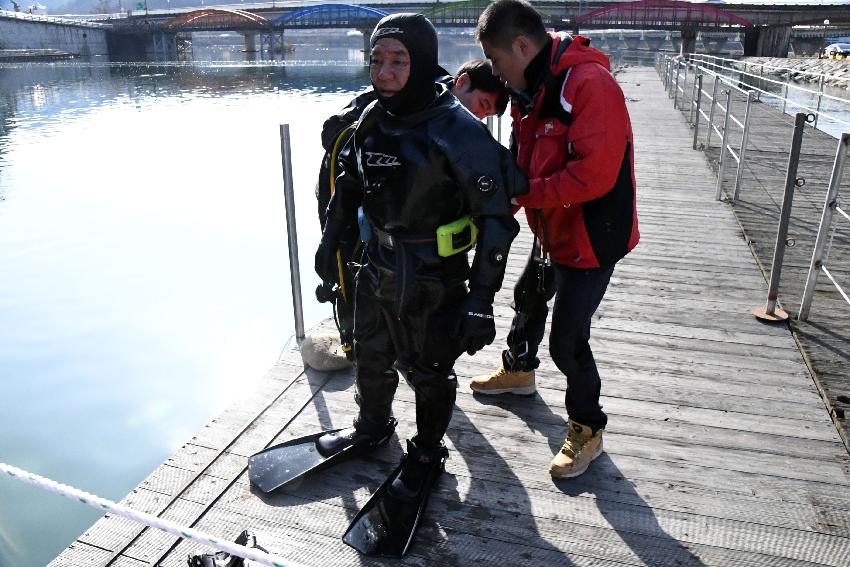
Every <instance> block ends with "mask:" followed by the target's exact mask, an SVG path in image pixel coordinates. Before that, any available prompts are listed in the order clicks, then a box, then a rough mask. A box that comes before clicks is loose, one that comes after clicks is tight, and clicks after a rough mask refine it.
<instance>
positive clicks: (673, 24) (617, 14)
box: [576, 0, 750, 29]
mask: <svg viewBox="0 0 850 567" xmlns="http://www.w3.org/2000/svg"><path fill="white" fill-rule="evenodd" d="M576 22H577V23H578V24H580V25H581V26H583V27H603V26H604V27H609V26H610V27H620V28H649V27H651V28H654V29H682V28H697V29H699V28H713V29H718V28H732V27H740V28H744V27H747V26H749V25H750V22H749V20H745V19H744V18H741V17H739V16H736V15H735V14H732V13H730V12H727V11H725V10H721V9H719V8H716V7H714V6H709V5H706V4H693V3H690V2H681V1H678V0H642V1H640V2H627V3H623V4H617V5H615V6H609V7H607V8H599V9H597V10H592V11H590V12H588V13H586V14H582V15H580V16H578V17H577V18H576Z"/></svg>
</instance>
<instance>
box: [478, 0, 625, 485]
mask: <svg viewBox="0 0 850 567" xmlns="http://www.w3.org/2000/svg"><path fill="white" fill-rule="evenodd" d="M476 38H477V40H478V41H479V43H480V44H481V47H482V49H483V50H484V55H485V56H486V57H487V58H488V59H489V60H490V63H491V64H492V66H493V73H494V74H496V75H498V76H499V77H500V78H501V79H502V80H504V81H505V82H506V83H507V85H508V87H510V88H511V89H512V90H513V97H512V105H511V115H512V118H513V137H512V142H511V143H512V148H511V149H512V150H513V152H514V156H515V158H516V160H517V165H518V166H519V169H520V170H522V171H523V172H524V173H525V174H526V175H527V176H528V178H529V183H530V187H531V190H530V192H529V193H528V194H526V195H523V196H520V197H517V198H516V200H515V202H516V204H517V205H519V206H521V207H523V208H524V209H525V213H526V217H527V219H528V222H529V225H530V227H531V229H532V231H533V232H534V236H535V243H534V247H533V249H532V253H531V257H530V258H529V261H528V264H527V265H526V268H525V271H524V273H523V274H522V276H521V277H520V279H519V281H518V283H517V286H516V289H515V290H514V308H515V310H516V315H515V316H514V320H513V323H512V325H511V330H510V333H509V334H508V341H507V342H508V344H507V346H508V348H507V349H506V350H505V351H503V353H502V364H501V366H500V368H499V369H498V370H497V371H495V372H493V373H492V374H490V375H487V376H478V377H475V378H473V380H472V383H471V387H472V389H473V391H475V392H476V393H480V394H502V393H508V392H510V393H515V394H533V393H534V392H535V390H536V386H535V378H534V370H535V369H536V368H537V367H538V365H539V364H540V361H539V359H538V358H537V349H538V346H539V345H540V342H541V340H542V339H543V334H544V331H545V326H546V318H547V316H548V311H549V310H548V306H547V301H548V300H550V299H552V297H554V298H555V303H554V307H553V309H552V326H551V331H550V343H549V352H550V354H551V356H552V360H553V361H554V363H555V365H556V366H557V367H558V369H559V370H560V371H561V372H563V373H564V374H565V375H566V377H567V388H566V407H567V414H568V417H569V420H568V431H567V438H566V441H565V442H564V445H563V447H562V448H561V450H560V452H559V453H558V454H557V455H555V457H554V458H553V460H552V463H551V465H550V467H549V472H550V474H551V475H552V476H553V477H555V478H572V477H575V476H578V475H580V474H582V473H583V472H584V471H586V470H587V467H588V466H589V465H590V462H591V461H592V460H593V459H595V458H596V457H597V456H599V454H600V453H601V452H602V432H603V430H604V428H605V425H606V423H607V416H606V415H605V413H604V412H603V411H602V407H601V406H600V404H599V394H600V387H601V382H600V378H599V372H598V371H597V369H596V362H595V361H594V358H593V353H592V352H591V349H590V345H589V343H588V341H589V339H590V321H591V317H592V316H593V313H594V312H595V311H596V309H597V307H598V306H599V303H600V302H601V301H602V297H603V295H604V294H605V290H606V289H607V287H608V282H609V280H610V278H611V274H612V273H613V271H614V265H615V264H616V262H617V261H618V260H620V259H621V258H622V257H623V256H625V255H626V254H627V253H628V252H629V251H630V250H631V249H632V248H634V247H635V246H636V245H637V242H638V238H639V235H638V226H637V210H636V206H635V179H634V154H633V148H632V129H631V123H630V120H629V114H628V111H627V109H626V104H625V99H624V96H623V92H622V90H620V87H619V85H617V82H616V80H615V79H614V77H613V76H612V75H611V72H610V67H609V63H608V58H607V57H606V56H605V55H604V54H603V53H602V52H601V51H598V50H596V49H593V48H590V47H588V43H589V42H588V40H586V39H585V38H583V37H580V36H575V37H570V36H568V35H562V34H554V33H551V34H550V33H547V32H546V30H545V28H544V26H543V21H542V19H541V17H540V15H539V14H538V13H537V12H536V11H535V10H534V8H532V7H531V5H530V4H528V3H527V2H525V1H523V0H496V2H494V3H493V4H490V5H489V6H488V7H487V9H485V10H484V12H483V13H482V14H481V17H480V18H479V20H478V27H477V28H476Z"/></svg>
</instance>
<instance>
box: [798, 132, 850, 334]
mask: <svg viewBox="0 0 850 567" xmlns="http://www.w3.org/2000/svg"><path fill="white" fill-rule="evenodd" d="M848 150H850V134H847V133H845V134H842V135H841V139H840V140H839V141H838V150H837V151H836V153H835V163H834V164H833V166H832V177H830V179H829V189H827V192H826V203H825V204H824V206H823V215H822V216H821V219H820V226H819V227H818V236H817V239H815V251H814V252H813V253H812V261H811V263H810V264H809V275H808V277H807V278H806V287H805V288H803V299H802V300H801V301H800V314H799V315H798V316H797V319H798V320H799V321H805V320H806V319H808V318H809V309H810V308H811V305H812V297H813V296H814V295H815V286H816V285H817V280H818V274H819V273H820V270H821V267H822V266H823V261H824V253H825V251H826V242H827V233H828V232H829V227H830V226H831V225H832V215H833V214H834V213H835V208H836V207H838V187H839V186H840V185H841V176H842V175H844V164H845V163H846V161H847V152H848Z"/></svg>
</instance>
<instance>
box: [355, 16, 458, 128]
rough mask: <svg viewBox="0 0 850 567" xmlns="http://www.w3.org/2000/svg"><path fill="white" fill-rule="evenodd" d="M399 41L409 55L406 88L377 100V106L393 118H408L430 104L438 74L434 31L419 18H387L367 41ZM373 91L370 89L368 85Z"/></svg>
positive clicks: (431, 26) (373, 43) (433, 97)
mask: <svg viewBox="0 0 850 567" xmlns="http://www.w3.org/2000/svg"><path fill="white" fill-rule="evenodd" d="M384 38H392V39H397V40H399V41H400V42H401V43H402V45H404V47H405V48H406V49H407V52H408V53H409V54H410V77H409V78H408V79H407V84H405V85H404V87H403V88H402V89H401V90H400V91H399V92H397V93H396V94H394V95H393V96H391V97H383V96H380V95H379V96H378V99H379V100H380V101H381V104H382V105H383V106H384V107H385V108H386V109H387V110H389V111H390V112H392V113H393V114H400V115H404V114H411V113H413V112H417V111H419V110H422V109H423V108H426V107H427V106H428V105H430V104H431V103H433V102H434V99H435V98H436V90H435V89H434V79H435V78H436V77H437V76H438V75H439V74H440V71H441V70H440V67H439V65H438V64H437V30H435V29H434V25H433V24H432V23H431V22H430V21H428V18H426V17H425V16H423V15H422V14H408V13H403V14H391V15H389V16H386V17H384V18H383V19H381V21H380V22H378V25H377V26H375V31H373V32H372V37H371V40H370V44H371V46H372V47H373V48H374V47H375V43H376V42H377V41H378V40H380V39H384ZM372 86H373V87H374V85H372Z"/></svg>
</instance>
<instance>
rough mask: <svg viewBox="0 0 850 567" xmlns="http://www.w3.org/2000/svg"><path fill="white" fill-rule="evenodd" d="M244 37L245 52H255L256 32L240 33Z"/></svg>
mask: <svg viewBox="0 0 850 567" xmlns="http://www.w3.org/2000/svg"><path fill="white" fill-rule="evenodd" d="M242 35H243V36H244V37H245V53H256V52H257V34H255V33H253V32H246V33H244V34H242Z"/></svg>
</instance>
